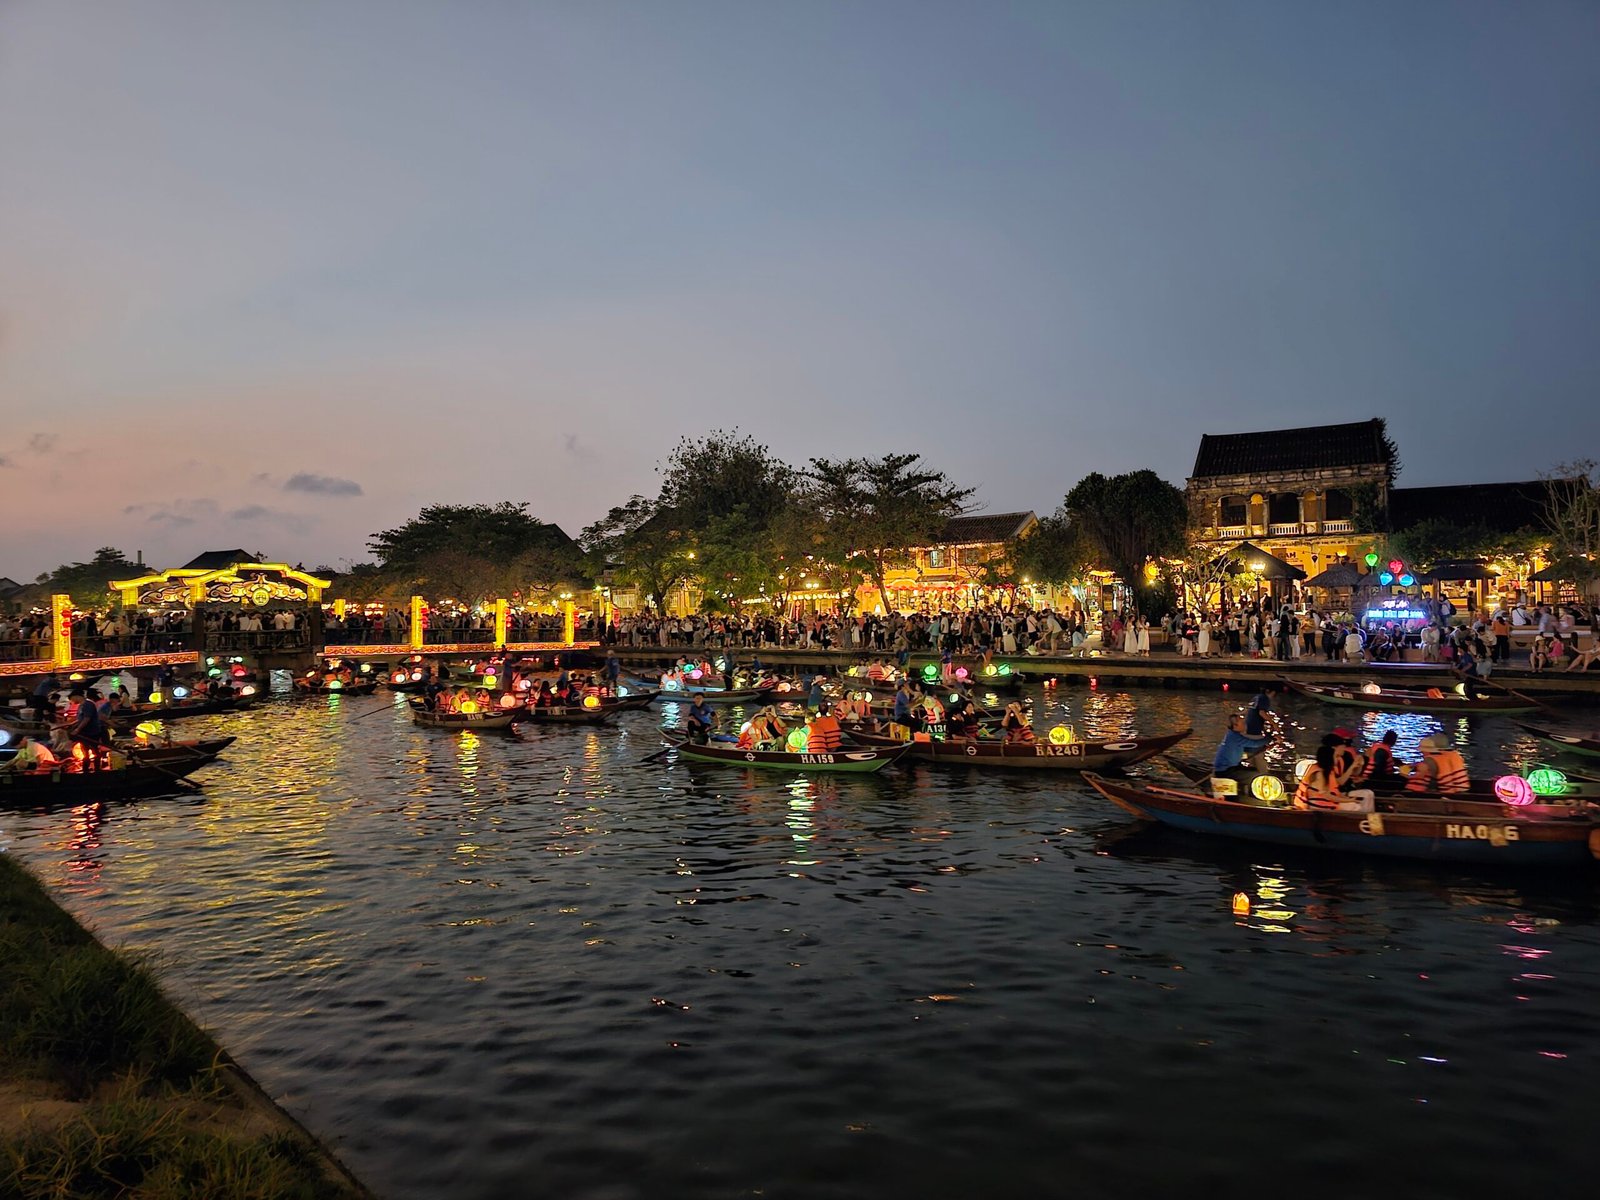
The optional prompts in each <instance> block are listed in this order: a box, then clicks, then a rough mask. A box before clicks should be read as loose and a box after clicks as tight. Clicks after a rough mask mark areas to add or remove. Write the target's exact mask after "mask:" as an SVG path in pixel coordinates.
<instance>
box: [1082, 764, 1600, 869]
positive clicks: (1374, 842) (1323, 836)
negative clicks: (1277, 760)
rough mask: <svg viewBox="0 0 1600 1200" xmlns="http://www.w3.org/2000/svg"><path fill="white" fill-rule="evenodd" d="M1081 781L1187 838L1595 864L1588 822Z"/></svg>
mask: <svg viewBox="0 0 1600 1200" xmlns="http://www.w3.org/2000/svg"><path fill="white" fill-rule="evenodd" d="M1083 778H1084V780H1085V781H1086V782H1087V783H1088V784H1089V785H1090V786H1091V787H1093V788H1094V789H1095V791H1097V792H1099V793H1100V794H1101V795H1102V796H1104V797H1105V798H1106V799H1108V800H1110V801H1111V802H1112V803H1114V804H1116V805H1118V806H1119V807H1120V808H1123V809H1125V810H1126V811H1128V812H1130V813H1132V814H1133V815H1134V816H1136V817H1138V818H1140V819H1141V820H1145V821H1159V822H1160V823H1161V824H1163V825H1170V826H1172V827H1173V828H1175V829H1182V830H1185V831H1187V832H1190V833H1205V834H1214V835H1221V836H1223V837H1231V838H1238V839H1241V840H1243V841H1249V842H1266V843H1269V844H1271V845H1275V846H1298V847H1302V848H1304V849H1308V850H1337V851H1340V852H1343V853H1351V854H1378V855H1386V856H1389V857H1395V858H1421V859H1430V860H1433V861H1436V862H1459V863H1491V864H1495V865H1504V866H1578V865H1580V864H1583V863H1592V862H1594V861H1595V860H1596V859H1597V858H1600V826H1596V825H1595V823H1594V822H1593V821H1591V820H1590V819H1589V818H1588V817H1586V816H1573V817H1569V818H1565V819H1549V818H1546V819H1539V820H1524V819H1520V818H1518V817H1516V816H1511V815H1501V816H1499V817H1496V818H1494V819H1483V820H1479V819H1475V818H1474V817H1470V816H1459V815H1455V814H1451V813H1444V814H1440V815H1437V816H1436V815H1433V814H1423V813H1411V812H1404V813H1358V812H1325V811H1317V810H1306V809H1295V808H1268V807H1265V806H1261V805H1255V804H1242V803H1240V802H1239V801H1237V800H1226V799H1215V798H1213V797H1211V796H1203V795H1200V794H1199V793H1197V792H1190V791H1183V790H1181V789H1178V788H1168V787H1162V786H1159V785H1157V784H1151V783H1146V782H1142V781H1135V780H1112V779H1107V778H1105V777H1104V776H1102V775H1097V774H1095V773H1094V772H1093V771H1087V772H1085V773H1084V776H1083Z"/></svg>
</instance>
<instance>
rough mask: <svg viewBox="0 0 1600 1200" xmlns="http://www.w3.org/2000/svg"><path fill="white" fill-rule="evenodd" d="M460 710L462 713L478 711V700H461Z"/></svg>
mask: <svg viewBox="0 0 1600 1200" xmlns="http://www.w3.org/2000/svg"><path fill="white" fill-rule="evenodd" d="M461 711H462V712H464V713H475V712H477V711H478V702H477V701H476V700H463V701H462V702H461Z"/></svg>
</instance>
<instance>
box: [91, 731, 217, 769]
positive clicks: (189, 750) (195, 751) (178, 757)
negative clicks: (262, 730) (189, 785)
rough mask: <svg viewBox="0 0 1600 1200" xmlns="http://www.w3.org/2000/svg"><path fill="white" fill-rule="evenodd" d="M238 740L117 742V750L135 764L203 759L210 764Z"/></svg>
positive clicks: (200, 739)
mask: <svg viewBox="0 0 1600 1200" xmlns="http://www.w3.org/2000/svg"><path fill="white" fill-rule="evenodd" d="M238 740H239V739H238V738H234V737H218V738H191V739H190V740H188V741H184V742H167V741H161V742H149V743H144V742H119V743H117V749H118V750H120V751H122V752H123V753H124V754H126V755H127V756H128V757H129V758H130V759H132V760H133V761H134V762H136V763H162V764H166V763H170V762H177V761H183V760H186V759H190V758H203V759H205V760H206V761H207V762H210V761H211V760H212V759H214V758H216V757H217V756H218V755H219V754H221V753H222V752H223V751H224V750H226V749H227V748H228V747H229V746H231V745H233V743H234V742H236V741H238Z"/></svg>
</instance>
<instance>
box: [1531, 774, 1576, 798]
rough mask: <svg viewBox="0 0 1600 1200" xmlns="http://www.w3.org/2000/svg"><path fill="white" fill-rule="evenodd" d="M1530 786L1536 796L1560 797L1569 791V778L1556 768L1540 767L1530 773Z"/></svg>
mask: <svg viewBox="0 0 1600 1200" xmlns="http://www.w3.org/2000/svg"><path fill="white" fill-rule="evenodd" d="M1528 786H1529V787H1531V788H1532V789H1533V794H1534V795H1535V796H1560V795H1562V794H1563V793H1564V792H1565V791H1566V790H1567V777H1566V775H1565V774H1564V773H1563V772H1561V771H1558V770H1556V769H1555V768H1554V767H1540V768H1539V769H1538V770H1537V771H1529V772H1528Z"/></svg>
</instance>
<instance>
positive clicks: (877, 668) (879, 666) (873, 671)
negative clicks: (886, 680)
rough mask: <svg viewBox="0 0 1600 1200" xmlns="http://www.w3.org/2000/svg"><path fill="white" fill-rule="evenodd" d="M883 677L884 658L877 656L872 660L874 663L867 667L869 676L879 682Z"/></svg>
mask: <svg viewBox="0 0 1600 1200" xmlns="http://www.w3.org/2000/svg"><path fill="white" fill-rule="evenodd" d="M883 677H884V669H883V659H881V658H875V659H873V660H872V665H871V666H869V667H868V668H867V678H868V679H870V680H872V681H873V682H874V683H879V682H881V681H882V680H883Z"/></svg>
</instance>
